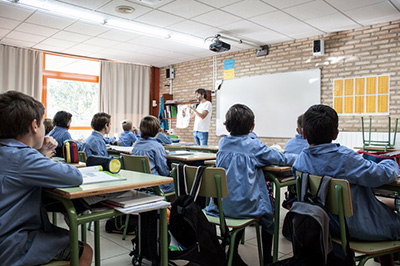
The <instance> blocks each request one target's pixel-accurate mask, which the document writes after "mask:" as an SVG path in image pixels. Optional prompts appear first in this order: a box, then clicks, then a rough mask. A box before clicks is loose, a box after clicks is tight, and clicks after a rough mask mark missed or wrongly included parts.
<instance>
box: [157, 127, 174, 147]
mask: <svg viewBox="0 0 400 266" xmlns="http://www.w3.org/2000/svg"><path fill="white" fill-rule="evenodd" d="M162 131H163V130H162V129H161V131H160V132H158V134H157V136H156V140H157V141H158V142H160V143H161V144H164V145H165V144H172V139H171V138H170V137H169V136H167V135H166V134H164V132H162Z"/></svg>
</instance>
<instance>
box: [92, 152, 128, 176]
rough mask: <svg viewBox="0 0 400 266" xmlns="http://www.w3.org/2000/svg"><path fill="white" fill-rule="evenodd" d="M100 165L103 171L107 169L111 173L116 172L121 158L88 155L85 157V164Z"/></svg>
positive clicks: (119, 167) (119, 166) (119, 168)
mask: <svg viewBox="0 0 400 266" xmlns="http://www.w3.org/2000/svg"><path fill="white" fill-rule="evenodd" d="M94 165H101V166H102V167H103V170H104V171H109V172H110V173H113V174H118V173H119V171H120V170H121V160H120V159H119V158H114V157H105V156H97V155H93V156H89V157H88V158H87V159H86V166H94Z"/></svg>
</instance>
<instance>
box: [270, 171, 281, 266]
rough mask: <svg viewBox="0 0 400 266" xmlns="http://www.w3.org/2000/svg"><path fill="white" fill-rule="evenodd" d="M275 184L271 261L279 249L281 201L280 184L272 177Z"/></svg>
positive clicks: (275, 258) (276, 255) (275, 257)
mask: <svg viewBox="0 0 400 266" xmlns="http://www.w3.org/2000/svg"><path fill="white" fill-rule="evenodd" d="M273 180H274V184H275V210H274V213H275V218H274V253H273V257H272V261H273V262H275V261H277V260H278V249H279V222H280V211H281V209H280V207H281V206H280V205H281V204H280V203H281V186H280V184H279V181H277V179H273Z"/></svg>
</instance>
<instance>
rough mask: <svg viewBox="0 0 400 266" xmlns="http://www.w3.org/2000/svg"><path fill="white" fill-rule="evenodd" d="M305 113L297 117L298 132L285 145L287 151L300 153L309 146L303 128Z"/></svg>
mask: <svg viewBox="0 0 400 266" xmlns="http://www.w3.org/2000/svg"><path fill="white" fill-rule="evenodd" d="M303 116H304V115H303V114H302V115H299V116H298V117H297V128H296V131H297V134H296V136H294V137H293V138H291V139H290V140H289V141H288V142H286V145H285V153H295V154H300V152H301V151H302V150H303V149H304V148H307V147H308V146H309V145H308V142H307V140H306V139H304V138H303V135H302V133H301V132H302V130H303Z"/></svg>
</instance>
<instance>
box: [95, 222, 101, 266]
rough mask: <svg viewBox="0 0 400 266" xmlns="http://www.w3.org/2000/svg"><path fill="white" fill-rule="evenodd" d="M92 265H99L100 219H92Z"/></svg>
mask: <svg viewBox="0 0 400 266" xmlns="http://www.w3.org/2000/svg"><path fill="white" fill-rule="evenodd" d="M94 265H95V266H100V221H99V220H96V221H94Z"/></svg>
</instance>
